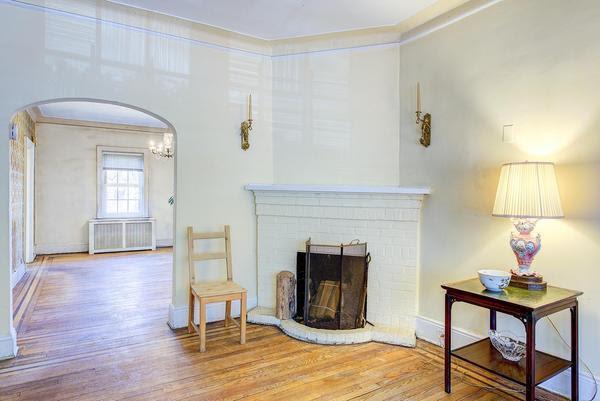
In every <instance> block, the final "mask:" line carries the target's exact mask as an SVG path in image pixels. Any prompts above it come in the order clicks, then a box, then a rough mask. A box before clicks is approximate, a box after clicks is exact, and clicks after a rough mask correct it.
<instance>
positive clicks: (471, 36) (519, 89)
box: [400, 0, 600, 374]
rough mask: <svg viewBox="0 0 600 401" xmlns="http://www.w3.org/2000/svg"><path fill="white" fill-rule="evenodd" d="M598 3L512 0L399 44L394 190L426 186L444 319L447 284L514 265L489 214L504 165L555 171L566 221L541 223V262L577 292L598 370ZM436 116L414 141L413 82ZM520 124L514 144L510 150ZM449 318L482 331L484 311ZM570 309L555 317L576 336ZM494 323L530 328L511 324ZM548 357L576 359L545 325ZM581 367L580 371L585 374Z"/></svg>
mask: <svg viewBox="0 0 600 401" xmlns="http://www.w3.org/2000/svg"><path fill="white" fill-rule="evenodd" d="M598 21H600V7H599V6H598V2H597V1H595V0H581V1H577V2H567V1H562V0H530V1H521V0H504V1H502V2H500V3H498V4H497V5H494V6H492V7H490V8H488V9H486V10H484V11H481V12H480V13H477V14H475V15H473V16H470V17H468V18H466V19H464V20H462V21H460V22H458V23H456V24H453V25H450V26H448V27H447V28H445V29H442V30H440V31H438V32H435V33H433V34H431V35H429V36H425V37H424V38H422V39H420V40H416V41H414V42H411V43H408V44H406V45H404V46H402V47H401V49H400V101H401V108H400V117H401V121H402V124H401V145H400V182H401V183H403V184H428V185H431V186H432V188H433V191H434V192H433V194H432V195H431V196H430V197H429V198H428V199H426V201H425V202H424V207H423V226H422V232H421V241H422V242H421V255H420V257H421V284H420V314H421V315H423V316H425V317H427V318H431V319H434V320H436V321H443V320H444V302H443V292H442V290H441V289H440V284H442V283H444V282H451V281H456V280H460V279H465V278H468V277H473V276H475V275H476V271H477V270H478V269H481V268H499V269H503V270H506V269H508V268H509V267H511V266H514V265H515V258H514V255H513V253H512V251H511V250H510V248H509V245H508V238H509V235H510V231H511V229H512V230H513V231H514V228H513V227H512V226H511V224H510V221H509V220H508V219H503V218H495V217H492V216H491V210H492V206H493V202H494V196H495V191H496V185H497V182H498V176H499V170H500V165H501V164H502V163H504V162H509V161H521V160H548V161H554V162H556V163H557V174H558V184H559V187H560V191H561V197H562V203H563V207H564V212H565V219H563V220H560V221H548V220H546V221H541V222H540V223H538V231H539V232H540V233H541V234H542V241H543V244H544V245H543V247H542V250H541V251H540V253H539V255H538V256H537V257H536V260H535V262H534V267H535V268H536V269H537V270H539V271H540V272H541V273H542V274H543V275H544V277H545V279H546V280H547V281H548V282H549V283H550V284H551V285H557V286H562V287H567V288H573V289H578V290H582V291H584V292H585V294H584V295H583V296H582V297H581V298H580V340H581V356H582V357H583V358H584V359H585V360H586V361H588V363H589V364H590V365H591V367H592V369H593V370H594V372H595V373H596V374H598V373H600V350H599V349H598V346H597V344H598V333H600V310H599V309H598V305H600V293H599V292H598V290H597V283H598V282H599V281H600V269H598V260H599V259H600V221H599V220H598V217H599V216H600V213H599V211H600V209H599V208H598V201H599V200H600V186H599V185H598V182H600V135H599V131H600V117H599V114H598V110H600V96H599V93H600V69H599V68H598V66H599V65H600V45H599V42H598V37H599V36H600V24H599V23H598ZM417 81H420V83H421V87H422V94H423V110H424V111H426V112H431V113H432V140H431V146H430V147H429V148H427V149H425V148H423V147H421V146H420V145H418V144H416V139H417V138H418V136H419V133H418V131H417V128H416V126H415V123H414V108H415V106H414V104H415V98H414V96H415V95H414V93H415V86H416V82H417ZM504 124H515V128H516V132H517V134H518V140H517V141H516V142H515V143H503V142H502V126H503V125H504ZM454 308H455V314H454V316H455V324H456V325H457V326H458V327H462V328H465V329H467V330H470V331H473V332H476V333H484V332H485V330H486V322H487V315H486V314H484V312H483V311H481V310H478V309H477V308H472V307H467V306H464V305H461V304H458V305H455V307H454ZM568 317H569V316H568V312H566V313H561V314H560V315H558V316H557V317H556V320H557V321H558V322H559V323H560V324H559V328H560V329H561V331H562V333H563V335H564V336H566V338H567V339H568V338H569V337H568V336H569V324H568V322H569V320H568ZM499 325H500V326H501V327H504V328H506V327H508V328H511V329H512V330H515V331H522V329H523V327H522V326H523V325H522V324H521V323H520V322H517V321H515V320H514V319H512V318H506V319H501V320H500V323H499ZM538 328H539V332H538V344H539V346H540V347H541V348H542V349H546V350H550V351H552V352H553V353H557V352H558V353H560V354H563V355H568V352H567V349H566V348H565V347H564V346H562V345H561V344H560V340H559V339H558V337H557V336H556V335H555V334H554V333H553V332H552V330H551V329H550V327H549V325H548V324H547V323H546V322H541V323H539V325H538ZM582 369H583V368H582Z"/></svg>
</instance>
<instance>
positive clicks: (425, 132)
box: [415, 82, 431, 147]
mask: <svg viewBox="0 0 600 401" xmlns="http://www.w3.org/2000/svg"><path fill="white" fill-rule="evenodd" d="M421 113H422V112H421V84H420V83H418V82H417V111H416V112H415V114H416V115H417V120H416V121H415V122H416V123H417V125H420V126H421V139H420V140H419V143H420V144H421V145H423V146H425V147H428V146H429V145H431V114H429V113H425V114H424V115H423V118H421Z"/></svg>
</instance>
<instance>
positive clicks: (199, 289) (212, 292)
mask: <svg viewBox="0 0 600 401" xmlns="http://www.w3.org/2000/svg"><path fill="white" fill-rule="evenodd" d="M192 291H193V292H194V293H195V294H196V296H198V297H213V296H218V295H229V294H239V293H242V292H246V289H245V288H244V287H242V286H241V285H239V284H236V283H234V282H233V281H212V282H204V283H197V284H193V285H192Z"/></svg>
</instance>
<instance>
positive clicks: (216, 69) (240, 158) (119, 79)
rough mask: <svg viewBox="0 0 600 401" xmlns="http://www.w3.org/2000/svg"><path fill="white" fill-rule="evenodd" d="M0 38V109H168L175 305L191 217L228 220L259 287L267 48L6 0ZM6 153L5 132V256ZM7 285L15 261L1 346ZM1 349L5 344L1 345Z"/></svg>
mask: <svg viewBox="0 0 600 401" xmlns="http://www.w3.org/2000/svg"><path fill="white" fill-rule="evenodd" d="M69 4H71V5H73V6H76V7H78V8H80V9H81V10H83V11H85V10H84V9H87V11H90V10H91V12H97V15H104V16H107V15H110V16H111V17H113V18H116V19H118V20H119V21H121V22H122V23H128V22H129V21H131V20H133V19H135V21H136V22H140V21H142V22H143V23H144V24H147V25H148V26H153V25H154V26H155V25H159V24H161V21H163V20H164V17H160V16H157V17H156V18H154V17H153V18H150V17H148V19H144V18H145V17H144V16H143V15H142V16H140V15H135V16H132V15H129V14H128V13H121V14H119V13H118V12H117V11H118V10H119V9H118V8H115V7H116V6H114V5H110V3H101V2H98V3H96V2H95V1H77V2H71V3H69ZM57 6H60V5H57ZM97 7H98V8H97ZM102 7H107V8H106V9H102ZM188 25H189V24H188V23H183V22H182V23H181V24H180V25H177V24H173V25H169V29H170V30H171V31H173V32H175V33H178V34H181V35H185V34H186V33H187V31H186V30H187V29H188ZM0 48H1V49H2V51H3V54H10V62H3V63H0V88H2V92H3V94H2V96H0V121H5V122H8V121H9V119H10V117H11V116H12V115H13V114H14V113H15V112H16V111H17V110H19V109H20V108H22V107H24V106H26V105H28V104H31V103H34V102H38V101H41V100H49V99H56V98H94V99H105V100H111V101H117V102H121V103H124V104H128V105H134V106H137V107H140V108H142V109H145V110H149V111H151V112H154V113H157V114H159V115H160V116H162V117H163V118H165V119H166V120H168V121H169V122H170V123H171V124H172V125H173V126H174V127H175V129H176V131H177V137H176V146H177V152H178V153H177V160H176V167H175V169H176V177H177V178H176V184H175V185H176V193H177V197H178V199H177V204H176V220H175V227H176V229H175V230H176V248H175V264H174V280H173V301H172V302H173V306H174V307H185V305H186V304H187V285H188V274H187V265H186V256H185V255H186V249H185V227H186V226H187V225H194V226H195V228H196V229H198V230H216V229H219V228H220V227H222V225H223V224H225V223H230V224H231V225H232V242H233V250H232V251H233V271H234V276H235V278H236V281H238V282H239V283H240V284H242V285H243V286H245V287H246V288H248V298H249V300H251V299H252V298H255V297H256V226H255V217H254V213H253V202H252V197H251V194H250V193H248V192H247V191H245V190H244V189H243V186H244V184H247V183H249V182H272V180H273V168H272V140H271V124H270V121H271V117H270V114H271V112H270V110H271V101H270V97H271V83H270V82H271V81H270V71H271V62H270V59H269V58H266V57H263V56H259V55H255V54H249V53H244V52H239V51H235V50H231V51H230V50H225V49H222V48H216V47H214V46H207V45H203V44H201V43H200V42H197V41H196V42H194V41H186V40H183V39H177V38H175V37H167V36H164V35H156V34H152V33H147V32H144V31H140V30H129V29H127V28H126V27H123V26H121V25H115V24H103V23H101V22H97V21H95V20H91V19H84V18H80V17H76V16H73V15H68V14H57V13H53V12H50V11H48V12H43V11H42V10H40V9H37V8H30V7H24V6H20V5H18V4H15V3H7V2H2V3H0ZM250 92H252V97H253V100H254V129H253V131H252V133H251V136H250V141H251V148H250V150H249V151H247V152H244V151H243V150H242V149H241V148H240V135H239V125H240V122H241V121H242V120H243V119H245V118H246V112H245V107H246V97H247V95H248V93H250ZM7 157H8V141H6V140H3V141H0V210H3V211H5V212H4V213H0V265H3V266H8V263H9V261H8V256H7V255H8V241H9V239H8V221H7V216H8V213H7V212H6V211H7V210H8V203H7V202H8V159H7ZM177 244H182V245H181V246H177ZM222 273H223V274H224V270H222ZM212 274H215V275H216V274H217V272H216V271H215V272H214V273H212ZM202 275H206V272H205V271H203V272H202ZM9 286H10V271H9V269H8V268H5V269H0V343H1V342H2V341H3V340H4V339H6V342H5V343H6V346H9V345H10V344H11V342H12V339H13V338H14V331H13V329H12V323H11V310H12V305H11V297H10V289H9ZM166 313H167V308H166V306H165V316H166ZM1 345H2V344H0V346H1ZM3 351H4V349H0V354H2V352H3ZM4 354H5V355H6V354H7V353H4Z"/></svg>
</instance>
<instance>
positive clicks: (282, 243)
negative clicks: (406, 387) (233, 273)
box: [245, 184, 431, 346]
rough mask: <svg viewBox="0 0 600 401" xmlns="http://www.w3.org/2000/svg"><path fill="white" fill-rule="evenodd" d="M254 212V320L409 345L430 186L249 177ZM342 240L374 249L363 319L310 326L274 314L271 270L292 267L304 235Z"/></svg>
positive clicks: (350, 339)
mask: <svg viewBox="0 0 600 401" xmlns="http://www.w3.org/2000/svg"><path fill="white" fill-rule="evenodd" d="M245 189H246V190H248V191H252V192H253V194H254V203H255V213H256V217H257V259H258V260H257V262H258V263H257V269H258V271H257V289H258V294H257V295H258V307H257V308H255V309H253V310H252V311H250V312H249V313H248V320H249V321H250V322H254V323H262V324H274V325H277V326H279V327H280V328H281V329H282V330H283V331H284V332H285V333H287V334H289V335H290V336H292V337H295V338H298V339H302V340H306V341H312V342H317V343H323V344H351V343H356V342H364V341H380V342H386V343H391V344H398V345H407V346H414V345H415V342H416V339H415V324H416V323H415V315H416V312H417V309H416V307H417V277H418V254H419V249H418V248H419V241H418V237H419V235H418V234H419V221H420V215H421V213H420V212H421V206H422V203H423V201H424V199H425V197H426V196H427V195H429V194H430V193H431V189H430V188H428V187H400V186H344V185H290V184H249V185H246V187H245ZM309 238H311V239H312V240H313V241H314V242H315V243H320V244H340V243H349V242H350V241H352V240H354V239H359V240H361V241H363V242H367V243H368V250H369V252H370V254H371V263H370V264H369V275H368V285H367V299H368V300H367V320H368V321H369V322H370V323H372V325H367V326H365V327H364V328H361V329H352V330H326V329H315V328H312V327H308V326H304V325H301V324H299V323H297V322H295V321H294V320H293V319H289V320H283V321H279V320H278V319H276V317H275V314H274V307H275V304H276V300H275V290H276V276H277V274H278V273H279V272H280V271H282V270H288V271H291V272H295V270H296V255H297V251H299V250H304V249H306V240H307V239H309Z"/></svg>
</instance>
